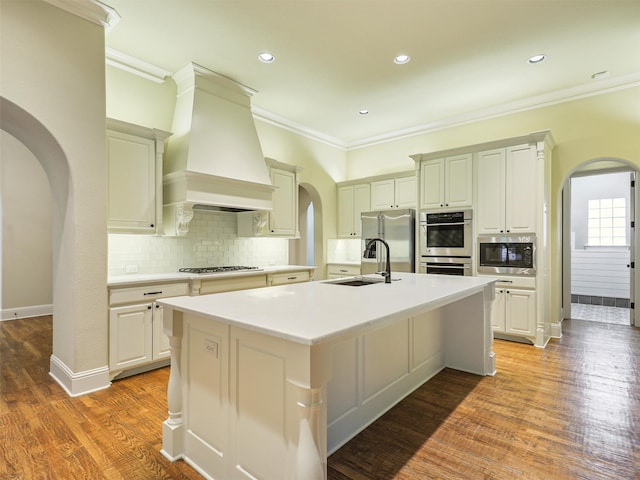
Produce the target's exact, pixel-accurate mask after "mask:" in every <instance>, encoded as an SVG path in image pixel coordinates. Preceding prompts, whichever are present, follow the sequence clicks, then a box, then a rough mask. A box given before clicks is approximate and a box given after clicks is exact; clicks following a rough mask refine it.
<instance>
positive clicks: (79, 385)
mask: <svg viewBox="0 0 640 480" xmlns="http://www.w3.org/2000/svg"><path fill="white" fill-rule="evenodd" d="M49 375H51V376H52V377H53V379H54V380H55V381H56V382H58V384H59V385H60V386H61V387H62V388H63V389H64V390H65V391H66V392H67V394H68V395H69V396H70V397H79V396H80V395H85V394H87V393H91V392H95V391H98V390H104V389H105V388H109V386H111V381H110V380H109V367H108V366H106V365H105V366H104V367H100V368H94V369H93V370H85V371H84V372H73V371H72V370H71V369H70V368H69V367H68V366H67V365H65V363H64V362H63V361H62V360H60V359H59V358H58V357H56V356H55V355H51V359H50V363H49Z"/></svg>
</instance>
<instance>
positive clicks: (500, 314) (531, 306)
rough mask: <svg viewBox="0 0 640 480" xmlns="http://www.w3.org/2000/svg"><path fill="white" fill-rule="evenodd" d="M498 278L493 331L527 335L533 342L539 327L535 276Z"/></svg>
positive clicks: (492, 315)
mask: <svg viewBox="0 0 640 480" xmlns="http://www.w3.org/2000/svg"><path fill="white" fill-rule="evenodd" d="M496 280H497V283H496V290H495V292H496V298H495V300H494V301H493V308H492V310H491V326H492V328H493V332H494V333H496V334H505V335H511V336H518V337H525V338H527V339H529V340H530V341H531V342H532V343H533V342H534V341H535V336H536V327H537V323H536V322H537V318H536V290H535V278H534V277H528V278H519V277H509V278H496ZM498 336H499V335H498Z"/></svg>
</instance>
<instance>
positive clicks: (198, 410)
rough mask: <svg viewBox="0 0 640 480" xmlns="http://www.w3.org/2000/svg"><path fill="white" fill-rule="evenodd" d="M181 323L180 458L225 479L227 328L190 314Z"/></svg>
mask: <svg viewBox="0 0 640 480" xmlns="http://www.w3.org/2000/svg"><path fill="white" fill-rule="evenodd" d="M183 319H184V326H183V329H184V334H183V355H182V363H183V375H182V379H183V406H184V414H183V417H184V424H185V430H184V431H185V454H184V456H185V459H186V460H187V461H188V462H189V463H191V464H194V465H197V466H198V467H199V468H201V469H202V470H204V471H205V472H216V475H214V478H228V477H227V475H226V472H227V471H228V468H229V467H228V465H227V462H226V457H227V456H228V455H229V451H230V449H231V447H230V443H229V417H230V410H231V409H230V405H229V330H230V327H229V326H228V325H226V324H224V323H221V322H216V321H213V320H211V319H207V318H203V317H201V316H199V315H194V314H190V313H184V315H183Z"/></svg>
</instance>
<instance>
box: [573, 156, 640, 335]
mask: <svg viewBox="0 0 640 480" xmlns="http://www.w3.org/2000/svg"><path fill="white" fill-rule="evenodd" d="M621 172H626V173H627V174H629V175H630V176H631V177H632V178H633V177H635V176H636V174H637V172H636V167H635V165H633V164H632V163H630V162H627V161H625V160H622V159H608V158H597V159H591V160H588V161H585V162H583V163H581V164H580V165H578V166H577V167H576V168H574V169H573V170H572V171H571V172H569V173H568V174H567V176H566V178H565V179H564V183H563V189H562V292H563V293H562V305H563V317H564V318H574V317H575V316H574V315H573V313H572V283H574V289H575V283H577V282H572V279H573V276H574V275H573V274H572V264H573V265H574V267H575V264H576V259H575V258H574V254H573V252H574V246H575V245H574V244H575V231H572V230H575V226H574V227H573V228H572V220H571V219H572V197H573V195H572V179H573V180H576V179H578V178H580V179H581V178H585V177H588V176H594V175H605V174H612V173H621ZM629 189H630V190H631V193H629V195H628V205H627V208H628V214H627V217H628V219H629V222H628V224H627V227H628V230H629V231H628V235H629V252H628V254H629V259H628V266H629V267H632V266H633V265H634V257H635V252H636V251H637V247H638V245H637V242H638V238H637V237H638V236H637V235H635V228H634V227H632V225H635V212H637V211H638V195H635V194H633V190H634V189H633V188H632V187H631V184H629ZM623 193H624V192H623ZM619 196H621V197H624V196H625V195H622V194H621V195H619ZM572 260H573V262H572ZM637 270H638V269H637V268H630V269H629V277H628V280H629V302H630V304H631V305H630V306H631V308H630V309H629V312H628V313H629V317H628V318H629V320H628V323H629V324H635V325H636V326H640V319H638V318H637V316H635V315H634V309H633V306H634V304H636V303H637V302H636V301H637V293H636V286H637V285H640V283H638V271H637ZM573 293H575V292H573ZM573 300H574V301H575V300H576V295H575V294H574V296H573ZM587 301H588V299H587Z"/></svg>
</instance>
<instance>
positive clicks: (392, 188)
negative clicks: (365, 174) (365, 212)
mask: <svg viewBox="0 0 640 480" xmlns="http://www.w3.org/2000/svg"><path fill="white" fill-rule="evenodd" d="M416 198H417V181H416V176H415V175H411V176H407V177H399V178H389V179H386V180H378V181H375V182H371V210H389V209H392V208H416V205H417V201H416Z"/></svg>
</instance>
